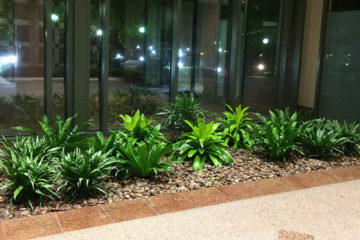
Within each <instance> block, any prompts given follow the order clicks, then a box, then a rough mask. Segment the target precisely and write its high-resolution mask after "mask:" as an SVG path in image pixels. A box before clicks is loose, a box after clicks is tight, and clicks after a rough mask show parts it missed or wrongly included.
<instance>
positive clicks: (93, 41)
mask: <svg viewBox="0 0 360 240" xmlns="http://www.w3.org/2000/svg"><path fill="white" fill-rule="evenodd" d="M100 4H101V1H100V0H91V2H90V33H89V34H90V79H89V85H90V88H89V89H90V97H89V107H90V118H91V119H93V120H94V122H93V123H94V124H93V126H91V129H92V130H99V124H100V91H99V90H100V69H101V68H100V63H101V38H102V35H103V30H102V29H101V17H100V10H99V9H100Z"/></svg>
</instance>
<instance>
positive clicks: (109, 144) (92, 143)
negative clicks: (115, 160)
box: [87, 132, 115, 153]
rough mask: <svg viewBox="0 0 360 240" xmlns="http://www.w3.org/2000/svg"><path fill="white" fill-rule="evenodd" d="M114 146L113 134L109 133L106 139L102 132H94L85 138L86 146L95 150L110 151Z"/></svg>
mask: <svg viewBox="0 0 360 240" xmlns="http://www.w3.org/2000/svg"><path fill="white" fill-rule="evenodd" d="M114 147H115V134H111V135H110V136H109V137H108V138H107V139H106V138H105V137H104V134H103V133H102V132H96V136H92V137H89V138H88V139H87V148H89V149H93V150H94V151H95V152H99V151H101V152H102V153H107V152H110V153H112V152H113V150H114Z"/></svg>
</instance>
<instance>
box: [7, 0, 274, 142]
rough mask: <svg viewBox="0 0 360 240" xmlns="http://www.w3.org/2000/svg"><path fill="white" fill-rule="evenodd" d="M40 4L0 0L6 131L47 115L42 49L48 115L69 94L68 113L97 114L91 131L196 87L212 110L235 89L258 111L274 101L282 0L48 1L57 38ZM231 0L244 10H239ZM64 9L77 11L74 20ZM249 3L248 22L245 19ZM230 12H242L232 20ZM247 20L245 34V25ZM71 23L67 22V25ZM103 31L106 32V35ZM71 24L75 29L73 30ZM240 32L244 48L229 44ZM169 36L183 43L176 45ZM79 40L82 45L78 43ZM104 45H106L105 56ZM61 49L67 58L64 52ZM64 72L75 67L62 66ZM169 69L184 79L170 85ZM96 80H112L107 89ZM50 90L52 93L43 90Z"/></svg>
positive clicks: (220, 107) (60, 111)
mask: <svg viewBox="0 0 360 240" xmlns="http://www.w3.org/2000/svg"><path fill="white" fill-rule="evenodd" d="M44 2H46V1H45V0H44V1H41V0H40V1H39V0H8V1H5V0H0V109H1V111H0V134H2V135H14V134H15V132H14V131H12V130H11V127H13V126H16V125H26V126H29V127H31V128H36V127H37V125H38V124H37V121H38V120H39V119H40V118H41V117H42V116H43V115H44V114H45V113H44V105H45V104H44V99H45V98H44V93H45V90H44V86H45V83H44V62H45V60H44V53H45V47H46V48H49V49H46V50H47V51H46V53H49V51H51V54H47V55H46V56H49V57H50V56H51V58H52V59H46V62H47V63H50V65H51V67H52V76H49V77H50V78H51V77H52V79H49V82H51V80H52V86H51V90H52V98H51V97H50V96H46V99H48V100H49V101H50V100H52V104H49V105H48V104H46V106H51V107H52V108H49V109H48V108H47V110H48V111H49V112H47V114H48V115H49V116H52V117H53V116H54V115H55V114H59V115H61V116H64V115H65V114H64V113H65V100H67V101H68V102H66V103H67V106H69V109H67V110H68V111H67V112H68V114H72V113H73V111H77V112H78V114H80V116H79V118H78V119H87V118H88V117H90V118H92V119H94V123H95V124H94V126H92V127H91V130H99V129H100V128H101V130H105V128H106V126H105V125H106V124H103V123H104V122H102V121H100V119H101V118H103V119H101V120H104V121H105V122H106V123H107V125H108V127H109V128H118V127H119V126H120V122H121V121H120V118H119V114H132V113H133V112H134V111H136V110H137V109H139V110H141V111H142V112H143V113H145V114H146V115H148V116H151V115H154V114H155V113H156V112H157V111H158V110H159V107H161V106H164V105H166V104H168V102H169V94H170V89H171V90H172V91H171V92H178V93H187V94H189V93H190V92H191V93H194V94H195V95H196V96H197V97H198V98H199V100H200V102H201V104H202V106H203V107H204V108H206V109H208V110H210V111H214V112H222V111H223V110H224V103H227V102H228V94H229V93H231V94H232V95H231V100H232V101H234V102H235V101H237V100H240V101H239V102H241V103H242V104H244V105H249V106H251V107H252V108H253V109H254V111H259V110H260V111H262V110H265V109H266V110H267V109H268V108H271V107H272V106H273V102H274V89H275V85H276V84H277V81H276V80H275V79H276V78H277V75H278V73H277V66H276V64H277V58H278V52H279V51H278V50H279V47H278V46H279V45H280V43H279V41H278V39H280V37H279V32H280V31H279V28H280V24H279V21H280V20H279V15H280V0H249V1H245V2H242V3H241V4H239V2H238V1H231V0H181V9H174V8H175V6H178V5H177V4H174V1H173V0H121V1H119V0H109V2H106V1H102V0H89V1H88V2H84V4H83V3H82V2H75V3H76V4H74V5H68V6H67V7H65V5H66V1H62V0H52V1H51V2H52V4H51V8H50V9H48V11H49V12H46V16H48V17H49V18H51V21H50V25H51V26H49V25H47V29H49V30H51V32H50V33H49V34H51V35H46V36H51V37H47V38H46V39H44V36H45V34H44V26H45V25H44V23H43V13H44V7H43V3H44ZM89 3H90V8H89V9H87V8H88V7H89V5H88V4H89ZM105 3H106V4H108V3H109V5H110V6H109V9H105V8H107V5H106V4H105ZM247 4H248V5H247ZM105 5H106V6H105ZM82 6H84V7H86V9H84V8H81V7H82ZM234 6H236V9H238V10H239V12H235V11H234ZM246 6H248V9H245V7H246ZM72 8H74V9H72ZM29 9H31V11H29ZM66 9H68V10H70V11H72V10H73V11H74V19H75V20H76V24H75V23H74V22H73V19H72V17H71V16H72V14H71V13H70V14H66ZM104 9H105V10H106V11H105V12H106V13H107V14H109V15H108V16H106V19H109V21H107V20H106V21H105V18H104V19H102V17H104V16H102V15H101V11H100V10H104ZM178 10H179V11H180V10H181V12H180V16H179V17H178V19H177V20H179V22H177V21H175V22H173V14H174V12H175V11H176V12H177V11H178ZM246 10H247V12H248V14H247V19H244V18H245V12H246ZM234 14H239V16H237V15H234ZM69 16H70V17H69ZM67 17H69V18H68V19H66V18H67ZM234 19H237V20H236V22H235V23H233V22H232V21H233V20H234ZM48 20H49V19H48ZM234 21H235V20H234ZM245 21H246V22H247V26H246V32H243V29H244V27H245V24H244V23H245ZM47 23H48V22H47ZM65 23H66V24H67V26H68V27H69V29H65V25H66V24H65ZM104 24H108V25H104ZM234 26H235V27H234ZM173 27H174V28H175V29H173ZM73 29H74V31H73ZM85 29H86V31H87V29H89V30H90V31H89V32H88V34H89V35H86V36H85V35H84V34H83V33H82V31H81V30H84V31H85ZM107 29H109V35H107V32H105V34H104V32H103V31H107ZM240 29H241V30H240ZM68 30H69V31H68ZM65 31H67V33H68V34H69V35H66V36H67V37H66V36H65ZM174 33H176V34H174ZM47 34H48V33H47ZM174 35H179V36H180V39H178V40H179V43H177V41H174V39H172V37H173V36H174ZM105 36H108V38H107V37H105ZM235 36H236V37H235ZM86 37H89V39H87V38H86ZM234 38H235V42H236V44H237V43H238V42H239V43H242V42H243V41H246V44H245V45H246V48H245V52H244V51H243V50H242V48H243V46H242V45H243V44H240V45H241V46H240V47H236V49H231V46H233V47H234V43H231V41H232V40H234ZM77 39H82V40H83V41H84V45H81V46H80V47H79V46H78V45H76V46H77V47H74V46H75V43H77V44H79V42H75V41H76V40H77ZM88 40H90V41H89V43H90V45H89V47H88V45H87V44H88V43H87V41H88ZM44 41H46V42H44ZM173 43H175V44H179V45H176V46H172V44H173ZM235 46H237V45H235ZM81 47H83V48H84V49H86V51H85V50H84V51H82V50H80V49H81ZM102 47H104V49H106V51H108V56H109V59H108V61H107V60H106V59H105V58H107V54H104V52H102ZM65 50H68V53H69V55H67V56H66V51H65ZM71 51H74V53H72V52H71ZM88 53H89V56H88ZM73 54H74V55H73ZM175 56H176V57H177V60H176V63H173V65H172V64H171V59H174V58H175ZM230 56H231V59H232V60H235V62H236V64H235V66H236V67H235V68H232V69H234V71H232V72H233V73H232V74H233V76H232V78H236V79H235V80H233V79H232V82H233V83H235V84H236V87H235V86H229V77H231V76H230V75H229V72H230V69H229V66H230V62H229V61H230ZM104 59H105V62H102V61H104ZM66 60H69V62H66ZM243 63H244V66H243ZM240 65H241V66H240ZM46 66H47V67H48V66H49V65H46ZM65 66H67V67H65ZM74 66H75V67H74ZM102 66H106V67H105V68H104V69H105V70H106V69H108V70H109V72H108V78H106V79H103V78H101V76H105V75H106V74H107V73H105V72H101V67H102ZM170 66H176V68H175V69H171V68H170ZM231 66H234V64H233V65H231ZM66 69H68V70H69V72H67V73H66ZM88 71H89V72H88ZM243 72H244V78H243V76H242V73H243ZM171 73H177V74H178V75H177V76H175V79H174V81H176V80H177V81H178V82H176V83H175V84H174V85H172V86H171V85H170V82H171V81H170V78H171V76H174V75H175V74H174V75H172V74H171ZM65 74H66V76H67V77H68V78H67V79H66V83H67V84H69V85H68V86H74V87H73V89H66V90H68V91H66V92H67V93H68V95H67V96H66V97H65V87H66V86H65V79H64V76H65ZM101 74H104V75H101ZM46 76H48V75H46ZM74 78H76V79H74ZM100 80H101V81H104V82H100ZM235 84H234V85H235ZM46 86H48V85H46ZM100 86H108V89H107V90H108V91H105V90H104V89H101V88H100ZM176 87H177V89H176ZM238 88H239V90H238ZM240 89H242V90H240ZM88 90H89V91H88ZM46 92H47V93H49V92H51V91H50V90H49V89H48V88H46ZM107 92H108V96H107V98H108V99H107V102H106V103H104V104H103V103H101V106H100V99H102V98H101V97H102V96H101V94H103V93H105V94H104V95H106V93H107ZM84 93H85V95H81V94H84ZM86 96H89V99H87V97H86ZM237 96H239V97H238V98H237ZM240 96H243V99H240ZM101 107H106V108H107V110H108V111H101V110H104V109H101ZM87 110H89V111H88V112H89V113H90V116H88V112H87ZM106 112H108V114H106ZM75 113H76V112H74V114H75ZM105 117H107V118H106V119H105ZM100 122H101V126H100Z"/></svg>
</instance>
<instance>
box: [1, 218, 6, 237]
mask: <svg viewBox="0 0 360 240" xmlns="http://www.w3.org/2000/svg"><path fill="white" fill-rule="evenodd" d="M1 228H2V235H3V238H4V240H6V233H5V227H4V221H1Z"/></svg>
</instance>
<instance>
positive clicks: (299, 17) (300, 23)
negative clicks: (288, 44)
mask: <svg viewBox="0 0 360 240" xmlns="http://www.w3.org/2000/svg"><path fill="white" fill-rule="evenodd" d="M294 3H295V11H296V21H295V22H296V24H295V27H294V29H295V33H294V34H295V36H294V38H295V41H294V42H295V43H294V52H293V59H292V64H289V66H288V67H289V68H292V72H291V74H292V75H291V85H290V86H291V90H290V108H291V109H292V110H296V108H297V106H298V94H299V79H300V69H301V57H302V45H303V37H304V30H305V29H304V26H305V14H306V0H301V1H294Z"/></svg>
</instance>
